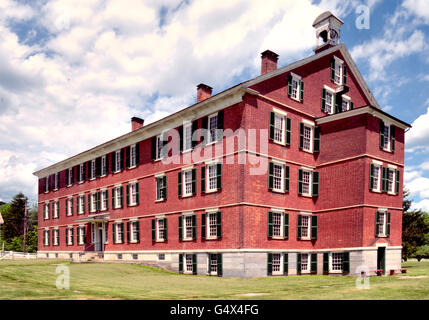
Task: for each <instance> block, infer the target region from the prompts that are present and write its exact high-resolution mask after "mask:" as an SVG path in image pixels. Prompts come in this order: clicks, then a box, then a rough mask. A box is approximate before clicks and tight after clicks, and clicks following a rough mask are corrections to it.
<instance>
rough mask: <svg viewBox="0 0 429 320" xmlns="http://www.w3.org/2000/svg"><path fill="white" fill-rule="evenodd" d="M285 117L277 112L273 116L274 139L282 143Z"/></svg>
mask: <svg viewBox="0 0 429 320" xmlns="http://www.w3.org/2000/svg"><path fill="white" fill-rule="evenodd" d="M284 120H285V118H284V117H283V116H280V115H278V114H275V116H274V141H275V142H278V143H282V144H283V143H284V122H285V121H284Z"/></svg>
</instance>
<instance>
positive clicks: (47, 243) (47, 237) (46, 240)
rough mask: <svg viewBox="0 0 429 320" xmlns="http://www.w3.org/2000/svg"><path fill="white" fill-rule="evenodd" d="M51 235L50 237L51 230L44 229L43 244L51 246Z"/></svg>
mask: <svg viewBox="0 0 429 320" xmlns="http://www.w3.org/2000/svg"><path fill="white" fill-rule="evenodd" d="M49 237H50V232H49V230H44V231H43V244H44V245H45V246H49Z"/></svg>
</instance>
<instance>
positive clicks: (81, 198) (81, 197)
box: [77, 195, 85, 214]
mask: <svg viewBox="0 0 429 320" xmlns="http://www.w3.org/2000/svg"><path fill="white" fill-rule="evenodd" d="M78 199H79V208H78V211H77V213H78V214H84V213H85V200H84V199H85V195H79V198H78Z"/></svg>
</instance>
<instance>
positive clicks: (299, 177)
mask: <svg viewBox="0 0 429 320" xmlns="http://www.w3.org/2000/svg"><path fill="white" fill-rule="evenodd" d="M298 194H302V169H298Z"/></svg>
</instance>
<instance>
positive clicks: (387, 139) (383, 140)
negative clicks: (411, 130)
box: [380, 120, 396, 152]
mask: <svg viewBox="0 0 429 320" xmlns="http://www.w3.org/2000/svg"><path fill="white" fill-rule="evenodd" d="M395 131H396V130H395V126H394V125H390V124H389V123H387V122H384V121H383V120H380V148H381V149H382V150H384V151H388V152H393V151H395Z"/></svg>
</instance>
